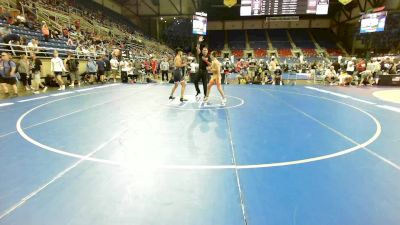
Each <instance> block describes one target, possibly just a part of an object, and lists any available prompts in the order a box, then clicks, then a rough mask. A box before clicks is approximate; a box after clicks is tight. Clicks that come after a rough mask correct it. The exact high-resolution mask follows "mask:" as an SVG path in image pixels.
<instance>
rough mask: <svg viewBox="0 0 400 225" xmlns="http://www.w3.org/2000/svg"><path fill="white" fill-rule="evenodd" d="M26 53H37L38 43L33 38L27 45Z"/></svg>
mask: <svg viewBox="0 0 400 225" xmlns="http://www.w3.org/2000/svg"><path fill="white" fill-rule="evenodd" d="M28 51H29V52H31V53H38V52H39V41H38V40H37V39H35V38H33V39H32V40H31V41H30V42H29V43H28Z"/></svg>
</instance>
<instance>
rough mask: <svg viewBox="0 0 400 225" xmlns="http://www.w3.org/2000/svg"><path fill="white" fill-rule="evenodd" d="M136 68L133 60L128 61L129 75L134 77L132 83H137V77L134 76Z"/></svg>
mask: <svg viewBox="0 0 400 225" xmlns="http://www.w3.org/2000/svg"><path fill="white" fill-rule="evenodd" d="M134 70H135V67H134V66H133V62H132V61H129V62H128V77H130V78H131V79H132V83H136V78H134Z"/></svg>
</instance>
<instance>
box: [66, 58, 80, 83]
mask: <svg viewBox="0 0 400 225" xmlns="http://www.w3.org/2000/svg"><path fill="white" fill-rule="evenodd" d="M65 65H66V69H67V70H68V71H69V77H70V78H71V84H70V85H69V87H74V86H75V81H78V86H81V81H80V77H79V73H78V70H79V61H78V60H77V59H74V58H73V54H72V52H68V57H67V58H66V59H65Z"/></svg>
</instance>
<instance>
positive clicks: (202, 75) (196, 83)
mask: <svg viewBox="0 0 400 225" xmlns="http://www.w3.org/2000/svg"><path fill="white" fill-rule="evenodd" d="M200 79H201V80H202V82H203V90H204V96H206V95H207V83H208V71H207V70H199V72H198V73H197V76H196V79H195V80H194V87H195V88H196V91H197V93H200V88H199V81H200Z"/></svg>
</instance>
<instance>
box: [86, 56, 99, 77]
mask: <svg viewBox="0 0 400 225" xmlns="http://www.w3.org/2000/svg"><path fill="white" fill-rule="evenodd" d="M86 73H87V74H88V75H89V77H90V79H89V82H90V84H93V82H94V80H95V76H96V73H97V64H96V62H95V61H94V59H93V58H92V57H88V62H87V65H86Z"/></svg>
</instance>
